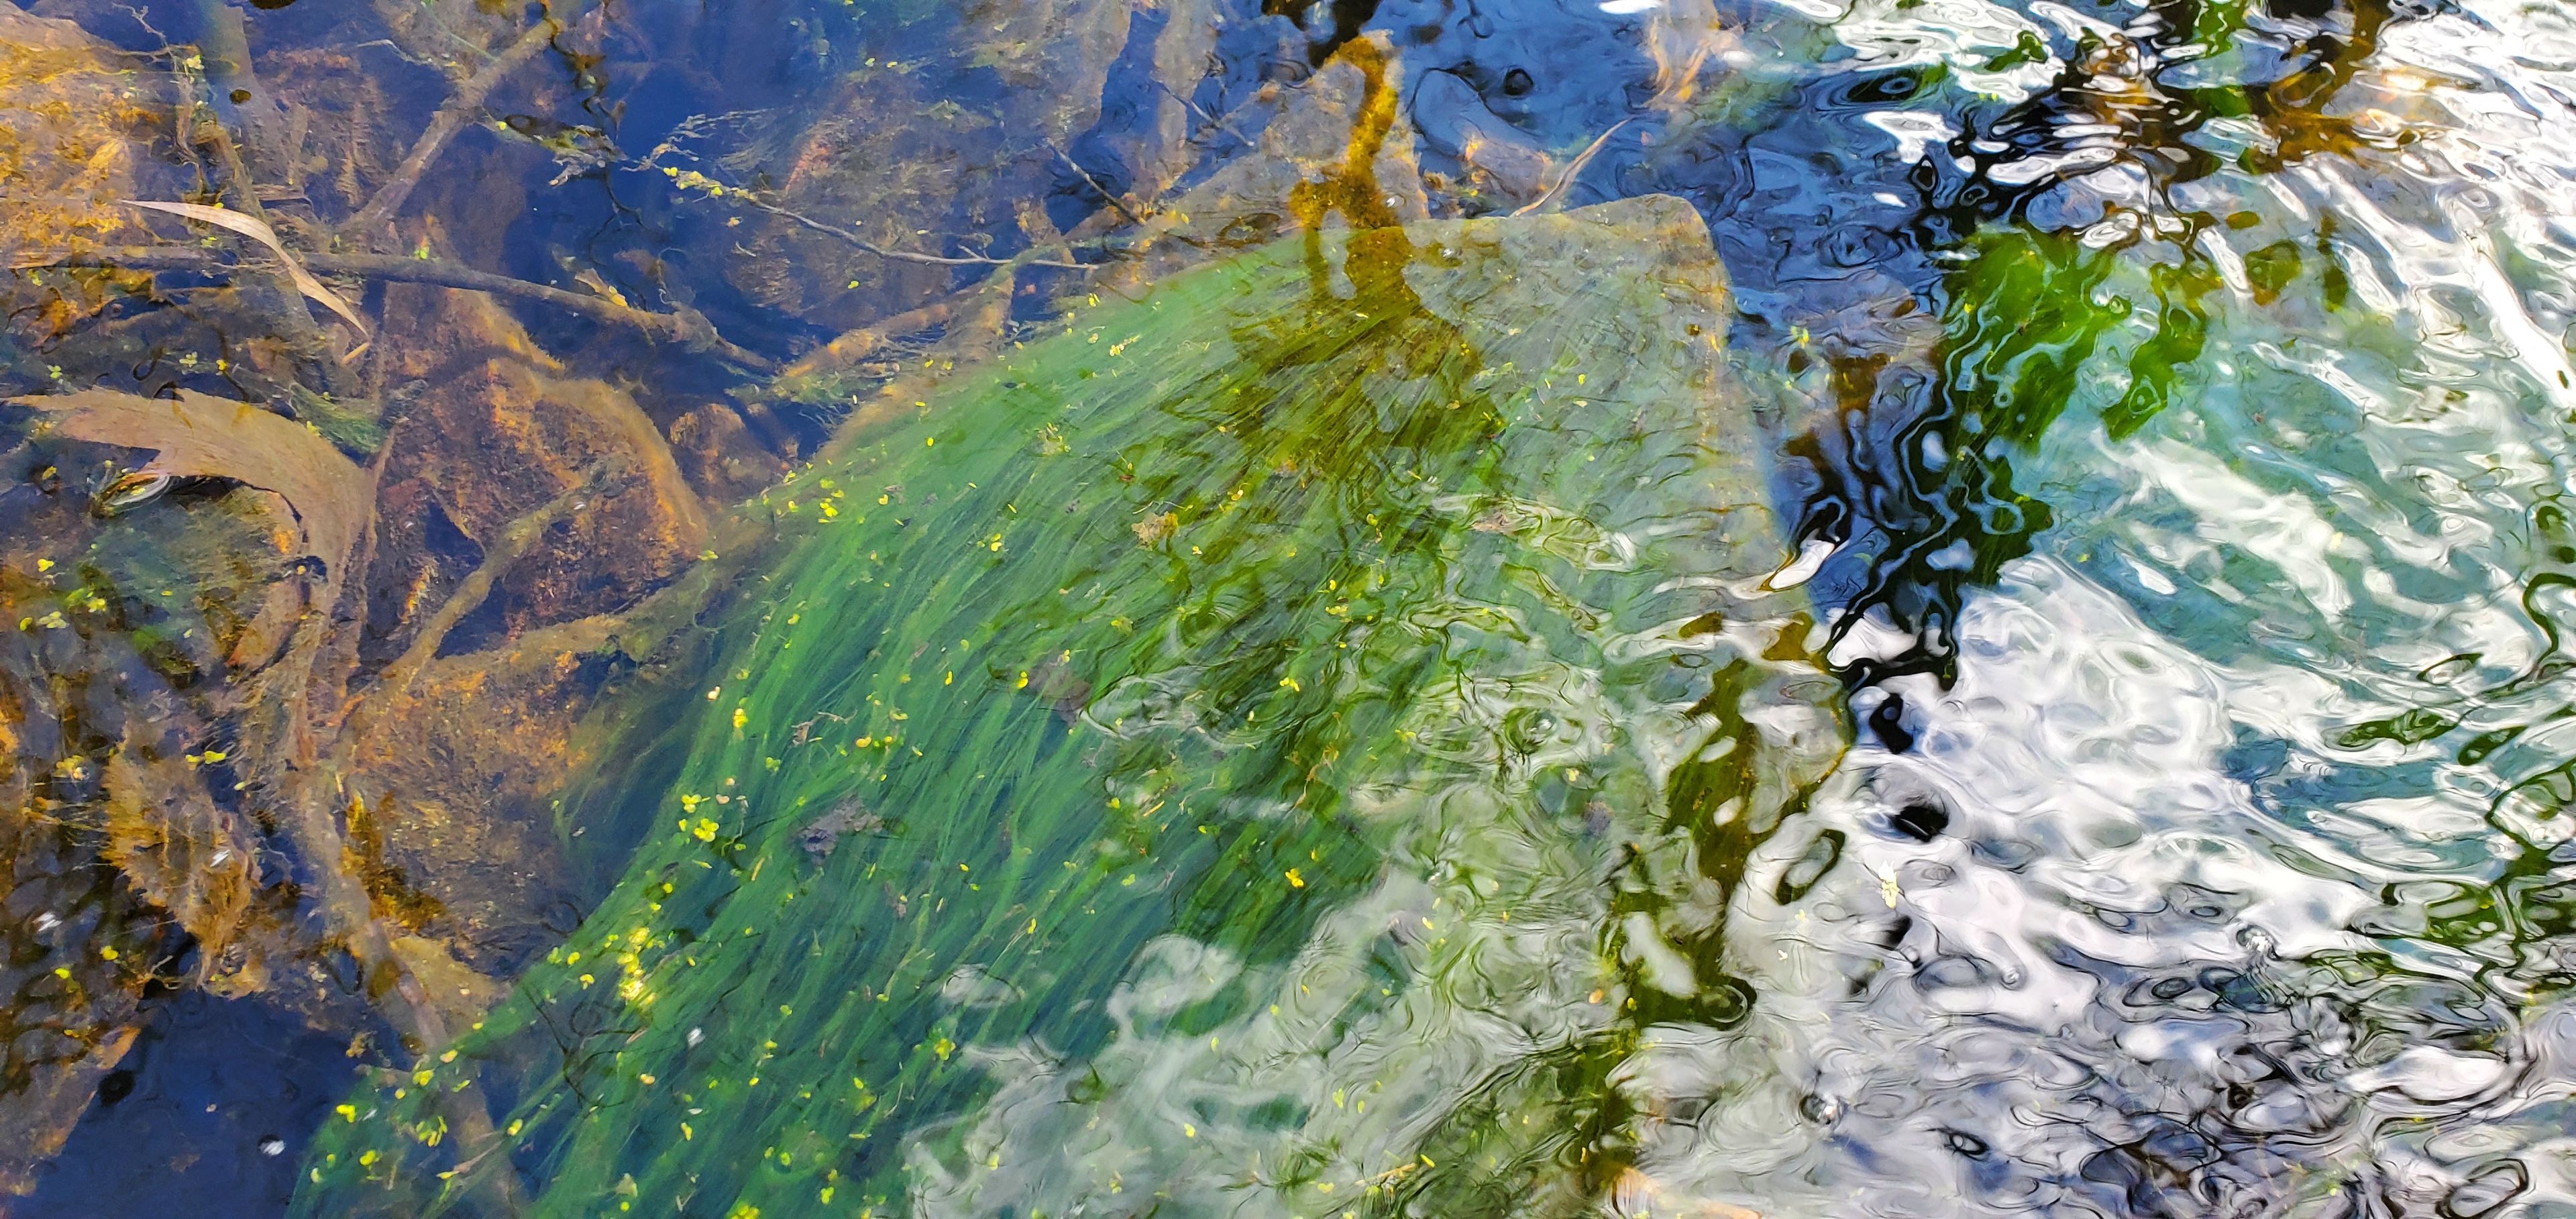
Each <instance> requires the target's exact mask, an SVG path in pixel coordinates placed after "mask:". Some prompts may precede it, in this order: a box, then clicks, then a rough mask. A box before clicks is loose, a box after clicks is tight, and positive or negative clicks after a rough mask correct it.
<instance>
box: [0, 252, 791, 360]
mask: <svg viewBox="0 0 2576 1219" xmlns="http://www.w3.org/2000/svg"><path fill="white" fill-rule="evenodd" d="M302 258H303V261H304V265H305V266H306V267H307V268H310V269H311V270H313V271H315V272H318V273H320V274H323V275H351V276H356V277H358V278H361V279H381V280H390V281H393V282H396V283H408V284H436V285H439V286H441V287H448V288H464V289H466V290H468V291H472V292H491V293H495V294H497V295H502V296H516V297H520V298H523V299H526V300H533V301H542V302H544V303H546V304H549V305H553V306H555V307H556V308H558V309H564V310H568V311H570V312H573V313H578V314H581V315H583V316H585V317H589V318H593V319H595V320H598V321H602V322H607V323H609V324H611V325H617V326H627V327H631V328H633V329H636V330H640V331H642V332H643V333H644V334H645V335H646V336H647V337H650V338H654V339H658V340H661V341H664V342H675V343H683V344H686V345H688V346H690V347H693V348H694V347H703V348H704V349H705V350H708V351H711V352H714V353H715V354H716V355H718V356H720V357H722V358H723V359H724V360H725V361H727V362H728V363H732V364H735V365H739V366H741V367H743V368H747V369H751V370H753V371H755V372H769V371H771V370H773V369H775V368H776V367H777V365H776V363H775V362H773V361H771V360H770V359H769V358H768V357H766V356H763V355H760V354H758V353H756V352H752V351H746V350H744V349H743V348H741V347H737V346H735V345H734V344H732V343H731V342H728V341H726V339H725V338H724V336H722V335H720V334H717V333H716V330H715V327H714V326H713V325H711V324H709V323H708V321H707V320H706V319H705V318H704V317H702V316H700V315H698V314H696V313H693V312H692V313H654V312H651V311H649V310H644V309H637V308H634V307H632V306H628V305H621V304H618V303H617V302H615V301H612V300H608V299H605V298H603V297H597V296H587V295H584V294H582V293H579V292H569V291H566V290H564V289H562V288H556V287H550V286H548V285H545V284H535V283H530V282H528V281H526V280H524V279H512V278H510V277H509V276H507V275H495V274H493V273H491V272H489V271H477V270H475V269H473V268H472V267H466V266H460V265H458V264H456V263H452V262H445V261H441V260H438V259H426V258H400V257H396V256H393V255H387V254H305V255H302ZM11 266H12V267H13V268H14V269H18V270H25V269H29V268H33V267H106V268H111V269H126V270H136V271H193V272H196V273H198V274H201V275H230V274H233V273H235V272H237V271H243V270H250V269H252V268H248V267H244V266H243V265H242V264H240V263H236V262H232V261H229V260H227V259H226V258H224V257H223V256H221V255H219V254H217V253H215V252H213V251H211V250H199V249H192V248H188V247H184V246H142V247H128V248H123V249H106V250H91V251H87V252H83V253H78V254H73V253H33V254H25V255H21V256H19V257H17V258H15V259H12V260H11Z"/></svg>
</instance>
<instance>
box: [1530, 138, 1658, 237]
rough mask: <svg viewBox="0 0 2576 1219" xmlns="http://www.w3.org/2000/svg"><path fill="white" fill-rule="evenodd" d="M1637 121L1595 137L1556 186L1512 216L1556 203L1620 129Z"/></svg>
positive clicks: (1566, 165) (1549, 188) (1575, 157)
mask: <svg viewBox="0 0 2576 1219" xmlns="http://www.w3.org/2000/svg"><path fill="white" fill-rule="evenodd" d="M1635 121H1636V120H1635V119H1621V120H1619V121H1618V122H1615V123H1612V124H1610V129H1609V130H1608V131H1604V132H1602V133H1601V134H1600V135H1597V136H1594V137H1593V139H1592V142H1591V143H1590V144H1587V145H1585V146H1584V148H1583V151H1581V152H1578V153H1576V154H1574V159H1573V160H1571V161H1568V162H1566V163H1565V172H1564V173H1561V174H1558V175H1557V176H1556V185H1554V186H1551V187H1548V188H1547V190H1545V191H1544V192H1542V193H1541V194H1540V195H1539V197H1538V198H1536V199H1532V200H1530V201H1529V202H1528V203H1525V204H1523V205H1521V206H1520V207H1519V208H1516V209H1514V210H1513V212H1512V214H1513V215H1515V216H1526V215H1528V214H1530V213H1531V212H1534V211H1537V210H1539V209H1540V208H1543V207H1546V206H1547V205H1548V204H1550V203H1552V202H1554V201H1555V200H1556V199H1557V198H1558V197H1560V196H1562V195H1563V194H1565V188H1567V187H1569V186H1572V185H1574V177H1575V175H1576V174H1579V173H1582V172H1583V167H1584V166H1586V165H1589V164H1591V163H1592V158H1593V157H1595V156H1598V155H1600V152H1601V149H1602V148H1603V147H1604V146H1606V145H1608V144H1609V143H1610V137H1611V136H1614V135H1617V134H1619V129H1620V128H1622V127H1625V126H1627V125H1628V124H1630V123H1633V122H1635Z"/></svg>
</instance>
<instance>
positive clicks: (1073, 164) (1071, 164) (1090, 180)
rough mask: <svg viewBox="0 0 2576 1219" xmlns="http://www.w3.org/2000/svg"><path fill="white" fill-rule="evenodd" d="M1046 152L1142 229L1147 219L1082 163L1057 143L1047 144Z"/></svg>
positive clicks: (1050, 142)
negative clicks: (1057, 145)
mask: <svg viewBox="0 0 2576 1219" xmlns="http://www.w3.org/2000/svg"><path fill="white" fill-rule="evenodd" d="M1046 150H1047V151H1048V152H1051V153H1054V154H1055V159H1056V160H1059V161H1062V162H1064V164H1065V168H1067V169H1070V170H1072V171H1073V172H1075V173H1076V174H1079V175H1081V176H1082V181H1083V183H1084V184H1085V185H1087V186H1089V187H1090V188H1091V189H1092V190H1093V191H1094V192H1096V193H1098V194H1099V196H1100V197H1101V198H1102V199H1104V200H1107V201H1108V203H1109V206H1111V207H1113V208H1116V209H1118V214H1119V215H1121V216H1125V217H1126V218H1127V223H1129V224H1133V225H1136V226H1138V227H1142V226H1143V225H1144V223H1145V218H1144V217H1142V216H1139V215H1137V214H1136V209H1134V208H1131V207H1129V206H1127V201H1126V200H1124V199H1121V198H1119V197H1118V196H1117V195H1116V194H1114V193H1112V192H1111V191H1110V189H1109V188H1108V187H1106V186H1103V185H1101V183H1100V179H1098V178H1095V177H1092V176H1091V171H1090V170H1088V169H1084V168H1083V167H1082V162H1080V161H1076V160H1074V159H1073V158H1072V157H1071V156H1070V155H1067V154H1066V152H1065V151H1064V150H1063V149H1061V148H1058V147H1056V146H1055V142H1054V141H1052V140H1050V141H1048V142H1047V146H1046Z"/></svg>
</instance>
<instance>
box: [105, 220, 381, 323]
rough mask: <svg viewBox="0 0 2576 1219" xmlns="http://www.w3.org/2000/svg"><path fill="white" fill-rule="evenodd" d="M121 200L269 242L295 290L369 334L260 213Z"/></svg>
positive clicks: (361, 321) (346, 306)
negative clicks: (298, 259) (297, 257)
mask: <svg viewBox="0 0 2576 1219" xmlns="http://www.w3.org/2000/svg"><path fill="white" fill-rule="evenodd" d="M118 202H121V203H123V204H125V206H127V207H140V208H148V209H150V210H152V211H156V212H168V213H170V214H171V215H173V216H185V217H187V218H188V219H190V220H196V221H201V222H203V223H206V224H211V225H214V226H215V227H216V228H220V229H230V230H232V231H233V232H236V233H239V234H241V235H242V236H244V237H248V238H250V239H251V240H253V241H256V242H258V243H260V244H261V245H264V246H267V247H268V249H269V252H270V253H272V254H275V255H277V260H278V261H279V262H281V263H283V264H285V266H286V277H287V278H288V279H291V280H293V281H295V290H296V291H298V292H301V293H303V294H304V295H306V296H309V297H312V298H313V299H314V300H315V301H316V302H318V303H319V304H320V305H321V306H322V307H323V308H325V309H329V310H330V311H331V312H333V313H335V314H338V315H339V317H340V320H341V321H344V322H347V323H348V324H349V329H351V330H354V331H357V332H358V337H359V338H362V339H363V338H365V337H367V323H366V322H365V320H364V319H361V318H360V317H359V316H358V311H357V310H355V309H352V308H350V307H349V302H347V301H345V300H342V299H340V294H339V293H337V292H333V291H332V290H331V289H329V288H327V287H324V286H323V284H322V281H321V280H318V279H315V278H313V273H312V272H310V271H307V270H305V269H304V264H303V263H301V262H298V261H296V259H295V255H294V254H293V253H292V252H290V251H289V250H288V249H287V248H286V243H285V242H282V241H279V240H278V239H277V230H275V229H272V228H270V227H268V226H267V225H266V224H264V223H261V222H260V220H259V218H258V217H256V216H247V215H244V214H242V213H240V212H234V211H226V210H225V209H223V208H220V207H206V206H204V205H202V204H196V203H155V202H149V201H146V200H142V199H122V200H119V201H118ZM350 354H352V355H355V354H356V353H355V352H352V353H350Z"/></svg>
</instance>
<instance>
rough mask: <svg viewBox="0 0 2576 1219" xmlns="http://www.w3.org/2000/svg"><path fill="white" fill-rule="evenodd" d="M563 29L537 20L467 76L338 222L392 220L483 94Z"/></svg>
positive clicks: (368, 226)
mask: <svg viewBox="0 0 2576 1219" xmlns="http://www.w3.org/2000/svg"><path fill="white" fill-rule="evenodd" d="M561 28H562V27H560V26H558V25H556V24H555V23H554V21H553V20H552V19H546V20H541V21H539V22H538V23H537V24H536V25H534V26H532V27H530V28H529V29H528V31H527V32H526V33H524V34H521V35H519V40H518V41H517V42H513V43H511V44H510V45H509V47H508V48H506V49H504V50H503V51H502V52H501V53H500V54H498V55H496V56H493V57H492V61H491V62H490V63H487V64H484V65H483V67H482V68H481V69H480V70H478V71H476V72H475V73H474V75H472V76H470V77H468V78H466V80H465V83H463V84H461V85H458V86H457V87H456V92H455V93H454V94H453V95H451V96H450V97H449V98H448V99H447V103H446V104H445V105H442V106H440V107H439V108H438V113H437V114H434V115H432V116H430V120H429V127H428V129H427V130H424V131H422V132H421V133H420V139H418V140H416V141H414V142H413V143H412V146H411V154H410V155H408V156H406V157H404V158H403V161H402V164H401V165H400V166H397V167H396V168H395V169H394V174H393V176H392V177H391V178H388V179H386V180H385V184H384V185H383V186H381V187H378V188H377V189H376V194H375V197H374V198H371V199H369V200H367V204H366V206H365V207H361V208H359V209H358V212H357V214H356V215H354V216H351V217H349V219H348V221H347V222H346V223H344V224H342V225H341V226H340V227H341V228H342V229H343V230H344V231H349V232H368V231H371V230H374V229H378V228H381V227H383V226H384V225H385V223H386V222H387V221H390V220H392V219H393V215H394V211H395V210H396V209H398V208H400V207H401V206H402V205H403V200H405V199H407V198H410V197H411V192H412V189H413V188H414V187H417V186H419V185H420V179H421V175H422V174H425V173H427V172H428V171H429V166H430V162H432V161H435V160H437V159H438V154H439V153H440V152H442V151H444V150H445V149H446V148H447V143H448V141H450V140H453V139H455V138H456V133H457V132H460V131H463V130H464V129H465V125H466V124H467V123H470V122H472V121H473V115H474V114H475V112H477V111H479V110H481V109H482V108H483V99H485V98H487V97H490V96H491V95H492V90H493V89H494V88H496V87H497V86H499V85H500V83H501V80H502V78H503V77H506V76H508V75H509V74H510V73H511V72H513V71H516V70H517V69H518V67H519V65H521V64H524V63H526V62H528V61H529V60H530V59H532V58H535V57H536V54H537V52H539V51H541V50H544V49H545V47H546V45H547V44H548V43H551V42H553V41H554V38H555V35H556V33H557V32H559V31H560V29H561Z"/></svg>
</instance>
